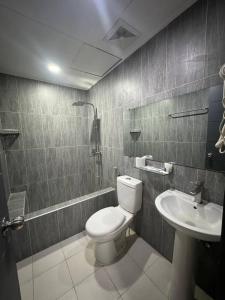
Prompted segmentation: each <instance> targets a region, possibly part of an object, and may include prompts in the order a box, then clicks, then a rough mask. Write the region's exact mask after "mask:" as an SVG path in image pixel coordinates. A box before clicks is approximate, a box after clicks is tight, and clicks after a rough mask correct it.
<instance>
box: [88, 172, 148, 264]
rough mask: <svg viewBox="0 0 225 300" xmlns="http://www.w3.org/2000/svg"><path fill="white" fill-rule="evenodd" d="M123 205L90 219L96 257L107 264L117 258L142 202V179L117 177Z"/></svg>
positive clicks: (90, 234)
mask: <svg viewBox="0 0 225 300" xmlns="http://www.w3.org/2000/svg"><path fill="white" fill-rule="evenodd" d="M117 196H118V203H119V205H118V206H116V207H112V206H110V207H106V208H103V209H101V210H99V211H97V212H96V213H94V214H93V215H92V216H91V217H90V218H89V219H88V220H87V222H86V226H85V227H86V232H87V235H88V236H89V237H90V238H91V239H92V240H93V241H94V242H95V256H96V260H97V261H98V262H99V263H100V264H102V265H107V264H110V263H112V262H113V261H115V259H116V257H117V256H119V255H120V254H121V252H122V251H123V249H124V247H125V245H126V243H125V238H126V230H127V228H128V226H129V225H130V223H131V222H132V220H133V218H134V215H135V214H136V213H137V212H138V211H139V210H140V208H141V203H142V181H140V180H138V179H136V178H132V177H130V176H127V175H124V176H119V177H117Z"/></svg>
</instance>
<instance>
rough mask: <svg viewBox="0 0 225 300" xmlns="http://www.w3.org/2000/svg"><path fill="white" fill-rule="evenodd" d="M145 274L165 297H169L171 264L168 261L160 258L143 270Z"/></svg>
mask: <svg viewBox="0 0 225 300" xmlns="http://www.w3.org/2000/svg"><path fill="white" fill-rule="evenodd" d="M145 272H146V274H147V276H148V277H149V278H150V279H151V280H152V282H153V283H155V285H156V286H157V287H158V288H159V289H160V290H161V291H162V292H163V293H164V294H165V295H169V289H170V283H171V275H172V264H171V263H170V262H169V261H168V260H166V259H165V258H163V257H160V258H159V259H157V260H156V262H155V263H154V264H153V265H152V266H150V267H149V268H148V269H147V270H145Z"/></svg>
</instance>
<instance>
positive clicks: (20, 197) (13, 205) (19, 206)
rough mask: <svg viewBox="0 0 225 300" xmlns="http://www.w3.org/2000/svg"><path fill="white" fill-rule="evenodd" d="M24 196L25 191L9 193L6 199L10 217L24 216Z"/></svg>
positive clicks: (25, 195) (25, 194)
mask: <svg viewBox="0 0 225 300" xmlns="http://www.w3.org/2000/svg"><path fill="white" fill-rule="evenodd" d="M26 197H27V193H26V191H23V192H18V193H10V195H9V200H8V210H9V217H10V219H14V218H16V217H24V215H25V203H26Z"/></svg>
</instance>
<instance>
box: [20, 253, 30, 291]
mask: <svg viewBox="0 0 225 300" xmlns="http://www.w3.org/2000/svg"><path fill="white" fill-rule="evenodd" d="M17 271H18V278H19V282H20V284H21V285H22V284H24V283H25V282H27V281H30V280H31V279H32V277H33V275H32V257H28V258H26V259H24V260H22V261H20V262H19V263H17Z"/></svg>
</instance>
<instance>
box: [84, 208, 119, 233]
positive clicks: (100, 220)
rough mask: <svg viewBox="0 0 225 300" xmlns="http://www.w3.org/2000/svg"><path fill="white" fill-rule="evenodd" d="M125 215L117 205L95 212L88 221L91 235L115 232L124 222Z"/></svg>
mask: <svg viewBox="0 0 225 300" xmlns="http://www.w3.org/2000/svg"><path fill="white" fill-rule="evenodd" d="M124 220H125V216H124V215H123V214H122V213H121V212H119V211H118V209H116V208H115V207H106V208H103V209H101V210H99V211H97V212H96V213H94V214H93V215H92V216H91V217H90V218H89V219H88V220H87V223H86V230H87V232H88V233H89V234H90V235H93V236H103V235H106V234H108V233H111V232H113V231H114V230H116V229H117V228H119V227H120V225H121V224H122V223H123V222H124Z"/></svg>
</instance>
